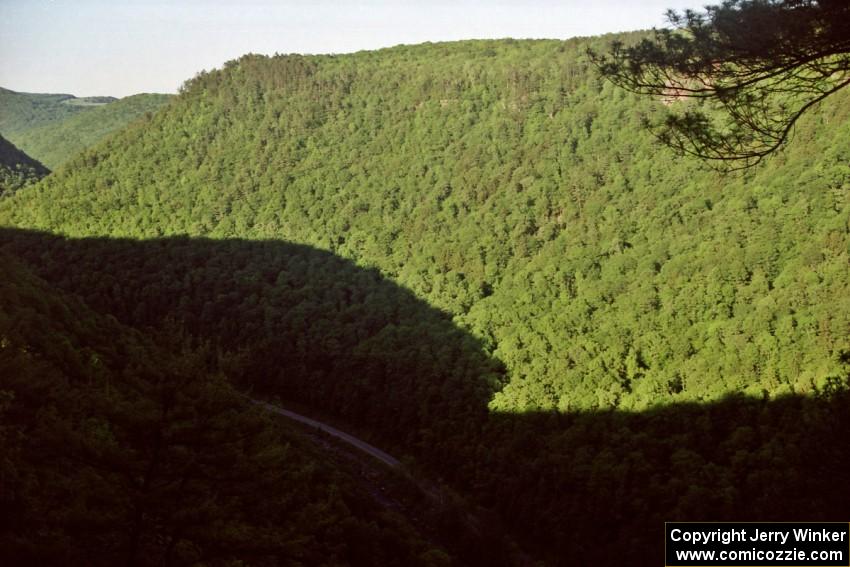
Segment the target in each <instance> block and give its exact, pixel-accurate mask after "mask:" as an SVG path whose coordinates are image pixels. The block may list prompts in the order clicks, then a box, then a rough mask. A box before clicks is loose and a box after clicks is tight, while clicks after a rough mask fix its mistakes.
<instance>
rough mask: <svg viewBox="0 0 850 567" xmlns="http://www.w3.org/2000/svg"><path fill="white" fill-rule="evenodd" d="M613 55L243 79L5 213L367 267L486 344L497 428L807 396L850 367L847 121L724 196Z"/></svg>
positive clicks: (218, 85)
mask: <svg viewBox="0 0 850 567" xmlns="http://www.w3.org/2000/svg"><path fill="white" fill-rule="evenodd" d="M602 43H603V40H599V39H597V40H573V41H569V42H558V41H472V42H460V43H447V44H434V45H431V44H426V45H421V46H413V47H398V48H393V49H388V50H382V51H377V52H363V53H358V54H353V55H344V56H316V57H300V56H280V57H273V58H267V57H261V56H246V57H243V58H242V59H240V60H238V61H234V62H231V63H229V64H227V65H226V66H225V68H224V69H222V70H219V71H214V72H211V73H207V74H202V75H200V76H198V77H196V78H195V79H193V80H192V81H190V82H188V83H187V85H186V86H185V87H184V89H183V92H182V93H181V95H180V96H179V97H177V99H176V100H175V101H173V103H172V104H170V105H168V106H167V107H166V108H164V109H163V110H162V111H161V112H160V113H158V114H157V115H155V116H154V117H152V118H148V119H145V120H143V121H142V122H140V123H138V124H137V125H134V126H132V127H130V128H129V129H128V130H126V131H124V132H122V133H120V134H119V135H117V136H115V137H113V138H111V139H110V140H109V141H108V142H106V143H105V144H104V145H101V146H99V147H98V148H96V149H95V150H92V151H89V152H87V153H85V154H83V155H81V156H79V157H78V158H76V159H75V160H73V161H72V162H71V163H70V164H69V166H68V167H66V168H64V169H63V170H61V171H60V172H58V173H57V174H56V175H54V176H51V177H50V178H48V179H46V180H45V181H43V182H42V183H41V184H39V185H38V186H37V187H36V188H34V189H33V190H28V191H27V192H25V193H23V194H20V195H18V196H16V197H15V198H13V199H11V200H8V201H7V202H6V203H3V204H0V221H2V222H3V223H4V224H8V225H14V226H20V227H32V228H39V229H48V230H54V231H60V232H63V233H66V234H69V235H74V236H83V235H112V236H129V237H152V236H159V235H171V234H182V233H186V234H190V235H203V236H208V237H213V238H217V237H230V236H238V237H241V238H246V239H260V238H274V239H282V240H287V241H292V242H300V243H305V244H310V245H313V246H316V247H319V248H323V249H326V250H330V251H332V252H334V253H336V254H338V255H341V256H343V257H348V258H352V259H354V260H355V261H356V262H358V263H359V264H361V265H369V266H375V267H377V268H379V269H380V270H381V271H382V273H383V274H384V275H386V276H387V277H389V278H391V279H393V280H394V281H396V282H398V283H400V284H401V285H403V286H405V287H407V288H409V289H411V290H413V291H414V292H415V293H416V294H417V295H418V296H419V297H421V298H423V299H425V300H427V301H428V302H429V303H430V304H431V305H433V306H436V307H438V308H441V309H443V310H446V311H448V312H450V313H452V314H453V315H455V317H456V321H457V322H458V323H459V324H461V325H462V326H464V327H465V328H467V329H470V330H472V331H473V332H474V334H476V335H477V336H478V337H480V338H481V339H482V341H483V342H484V343H485V345H486V346H487V348H488V349H489V351H490V352H491V353H492V354H493V355H494V356H495V357H497V358H498V359H500V360H502V361H503V362H504V363H505V365H506V366H507V369H508V376H509V380H510V383H509V384H508V385H507V387H505V388H504V390H503V391H502V392H501V393H500V394H498V395H497V396H496V398H495V399H494V401H493V402H492V404H491V407H493V408H495V409H499V410H504V411H523V410H534V409H549V408H553V409H554V408H557V409H562V410H567V409H572V410H575V409H588V408H611V407H619V408H621V409H640V408H644V407H646V406H648V405H652V404H657V403H669V402H675V401H693V400H708V399H717V398H719V397H721V396H722V395H724V394H725V393H729V392H745V393H748V394H751V395H757V396H775V395H778V394H781V393H789V392H811V391H812V390H813V389H814V388H815V387H816V386H818V385H820V384H822V383H823V382H824V380H825V379H826V378H827V377H829V376H831V375H840V374H841V373H842V372H844V370H843V369H842V368H843V364H845V361H846V353H847V352H848V350H850V332H848V329H849V328H850V270H848V242H850V240H848V220H847V219H848V213H850V168H848V166H847V163H848V162H850V140H849V139H848V136H847V135H846V132H847V131H848V129H850V118H849V117H848V113H847V108H848V106H850V105H849V104H848V101H850V97H848V96H847V94H846V93H841V94H840V95H838V96H837V97H835V98H834V99H833V100H829V101H827V102H826V103H825V104H823V105H822V106H821V107H820V108H817V109H815V110H814V111H813V112H812V113H811V114H810V115H809V116H806V117H805V119H804V120H803V121H802V123H801V124H800V125H799V127H798V128H797V132H796V133H795V136H794V139H793V141H792V142H791V144H790V145H789V147H788V149H787V152H786V153H784V154H782V155H780V156H779V157H777V158H775V159H773V160H771V161H769V162H768V163H767V164H765V166H764V167H762V168H759V169H757V170H755V171H752V172H748V173H747V174H746V175H726V176H724V175H720V174H718V173H715V172H712V171H709V170H707V169H705V168H704V167H703V166H701V165H700V164H699V163H697V162H695V161H691V160H686V159H682V158H677V157H675V156H673V155H672V154H671V153H670V152H668V151H667V150H666V149H664V148H661V147H659V146H657V145H656V144H655V143H654V141H653V139H652V138H651V136H650V135H649V134H647V133H646V132H644V131H643V130H642V128H641V126H640V124H641V120H642V118H643V117H645V116H646V115H648V114H652V113H660V112H664V106H663V105H662V104H660V102H658V101H654V100H651V99H644V98H636V97H633V96H631V95H628V94H626V93H624V92H622V91H620V90H617V89H616V88H614V87H612V86H611V85H608V84H606V83H604V82H603V81H601V80H600V79H598V78H596V77H595V75H594V72H593V69H592V68H590V67H589V65H588V63H587V61H586V57H585V55H584V53H585V49H586V48H587V47H588V46H589V45H591V44H594V45H597V46H598V47H599V46H601V44H602Z"/></svg>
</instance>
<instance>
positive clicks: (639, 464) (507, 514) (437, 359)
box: [0, 229, 850, 565]
mask: <svg viewBox="0 0 850 567" xmlns="http://www.w3.org/2000/svg"><path fill="white" fill-rule="evenodd" d="M0 248H1V249H2V250H3V251H5V253H8V254H13V255H15V256H16V257H18V258H20V259H21V261H23V262H24V263H26V265H27V266H28V268H29V269H30V270H33V271H34V272H35V273H36V274H37V275H38V276H39V277H40V278H43V279H44V280H45V281H46V282H47V283H48V284H49V285H51V286H54V287H56V288H57V289H59V290H61V292H62V293H65V294H69V295H73V296H75V297H79V298H80V299H81V300H82V301H84V302H85V304H86V305H88V306H90V307H91V308H92V309H94V310H95V311H97V312H98V313H102V314H104V315H106V314H108V315H111V316H114V317H115V319H117V321H118V322H119V323H114V322H113V323H111V324H112V325H116V324H121V325H127V326H129V327H132V328H134V329H136V330H137V331H140V332H143V333H144V334H145V335H147V336H150V337H161V338H162V341H163V346H166V345H167V346H168V348H169V349H170V350H172V351H175V350H176V351H179V350H181V349H191V348H200V347H203V349H202V351H201V352H202V353H203V354H201V355H200V356H198V357H196V360H197V364H198V365H199V366H198V367H196V368H195V369H194V370H193V372H197V371H198V370H199V369H203V371H204V372H209V373H212V372H215V373H221V374H223V375H225V376H227V377H228V378H229V379H230V380H232V381H234V382H236V383H238V384H240V385H241V386H242V387H251V388H253V389H255V390H256V391H260V392H265V393H268V394H270V395H276V396H279V397H280V398H282V399H284V400H290V401H297V402H301V403H306V404H308V405H309V406H310V407H312V408H314V409H315V410H317V411H320V412H326V413H329V414H333V415H336V416H338V417H341V418H343V422H348V423H351V424H354V425H355V426H356V427H358V428H361V429H362V430H364V431H367V432H369V431H371V438H372V439H373V440H374V441H375V442H376V443H379V444H380V445H382V446H383V447H385V448H388V449H391V450H392V452H394V453H396V456H406V457H407V458H409V459H411V458H412V459H414V460H413V461H411V462H413V463H414V465H415V466H417V467H421V468H423V469H424V470H426V471H428V474H429V475H430V476H431V477H432V478H440V477H442V478H445V479H446V480H448V481H450V483H451V484H452V485H453V486H455V487H458V488H461V489H463V490H464V491H465V492H466V493H468V494H469V495H470V496H471V497H473V498H474V500H475V501H476V502H477V503H479V504H480V505H483V506H485V507H486V508H489V509H491V510H493V511H494V512H496V513H498V514H499V516H501V517H502V518H503V519H504V521H505V522H506V523H507V524H508V526H509V527H510V528H511V530H512V531H513V532H514V533H516V534H518V535H519V536H520V537H521V538H522V541H523V542H524V543H525V544H526V545H529V546H530V547H531V549H533V550H534V551H535V552H537V553H539V554H540V555H541V556H543V557H545V558H546V560H547V562H548V563H550V564H553V565H558V564H560V565H575V564H588V563H595V564H601V565H617V564H622V562H623V558H624V557H627V558H628V562H629V564H634V565H640V564H647V565H651V564H657V563H658V562H659V561H661V553H662V551H661V550H662V549H663V545H662V544H661V542H662V541H663V540H662V533H663V521H664V520H673V519H682V518H685V519H688V520H694V521H696V520H721V519H722V520H733V519H739V520H782V519H787V518H788V515H789V514H791V513H793V517H794V518H795V519H798V520H806V519H811V520H815V519H821V520H822V519H837V518H840V516H841V514H842V513H844V512H845V511H846V510H847V509H848V506H850V494H848V490H847V486H850V484H848V480H850V479H848V470H850V467H849V466H848V465H850V462H849V461H848V457H850V455H848V451H847V445H846V443H845V437H846V433H847V431H848V426H850V423H848V420H850V413H849V412H847V411H846V408H847V403H848V401H850V400H848V389H847V376H848V368H847V365H848V363H850V360H848V359H847V357H845V358H843V359H842V360H840V361H839V362H840V363H841V364H843V365H844V371H843V373H842V374H835V375H833V376H832V377H831V378H830V379H828V380H826V382H825V386H824V387H823V388H821V389H819V390H818V392H817V394H816V395H814V396H810V397H803V396H783V397H779V398H777V399H769V398H767V397H765V398H763V399H752V398H745V397H741V396H730V397H727V398H726V399H724V400H721V401H717V402H713V403H707V404H696V403H685V404H673V405H669V406H667V407H661V408H656V409H649V410H645V411H642V412H626V411H601V412H592V411H577V412H561V413H558V412H527V413H493V412H491V411H488V404H489V402H490V400H491V398H492V397H493V396H494V395H495V394H496V393H497V392H498V390H499V388H501V387H502V384H503V382H502V380H501V377H502V376H503V373H502V369H501V365H500V364H499V363H498V361H494V360H493V359H492V358H490V357H489V356H488V355H486V353H485V352H484V349H483V345H482V344H481V343H480V342H479V341H477V340H476V339H474V338H472V337H470V336H469V335H468V334H467V333H465V332H464V331H461V330H460V329H458V328H457V327H456V326H455V324H454V323H453V322H452V321H451V319H450V318H449V317H447V316H446V314H444V313H442V312H441V311H439V310H436V309H433V308H432V307H429V306H428V305H427V304H425V303H424V302H422V301H421V300H418V299H416V297H415V296H414V295H413V294H411V293H410V292H409V291H407V290H405V289H403V288H400V287H399V286H397V285H396V284H394V283H392V282H391V281H389V280H386V279H384V278H382V277H381V276H380V275H379V274H378V273H377V272H376V271H375V270H372V269H363V268H358V267H356V266H355V265H354V264H352V263H351V262H349V261H346V260H343V259H340V258H337V257H335V256H334V255H332V254H329V253H327V252H323V251H318V250H315V249H312V248H310V247H307V246H302V245H295V244H290V243H285V242H276V241H261V242H251V241H246V240H223V241H216V240H205V239H191V238H185V237H180V238H166V239H155V240H148V241H133V240H127V239H107V238H91V239H66V238H62V237H58V236H53V235H48V234H43V233H35V232H27V231H21V230H12V229H6V230H3V231H2V234H1V235H0ZM53 311H55V308H54V309H53ZM35 321H36V320H35V319H32V322H31V323H30V324H33V323H35ZM35 324H36V325H37V323H35ZM92 344H93V345H98V344H100V345H101V346H89V345H86V347H87V348H90V349H93V350H91V351H86V352H88V355H87V356H89V357H90V356H91V355H97V354H98V353H99V349H102V348H105V345H108V344H110V341H104V340H103V339H100V340H99V341H95V342H94V343H92ZM79 349H80V346H74V347H72V350H74V351H77V350H79ZM458 517H462V516H458ZM444 521H447V522H449V523H448V525H451V521H458V520H449V519H445V520H444ZM465 543H466V544H467V545H477V544H474V543H471V542H465ZM461 545H463V543H462V544H461ZM485 547H488V546H485ZM476 549H479V552H481V553H483V550H481V548H479V547H476ZM492 550H493V551H494V553H495V556H496V557H498V556H499V553H498V551H496V548H492ZM478 559H479V560H480V562H481V564H492V561H493V558H492V557H491V558H488V557H487V556H484V555H479V556H478Z"/></svg>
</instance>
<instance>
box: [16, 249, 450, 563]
mask: <svg viewBox="0 0 850 567" xmlns="http://www.w3.org/2000/svg"><path fill="white" fill-rule="evenodd" d="M0 263H2V266H3V270H2V279H0V505H2V509H3V514H2V519H0V562H2V563H3V564H5V565H36V564H37V565H82V564H85V565H116V564H126V565H190V564H191V565H196V564H198V563H199V562H201V563H203V564H207V565H232V564H234V562H237V561H238V562H240V563H241V564H251V565H282V564H286V565H387V564H391V563H396V562H397V561H399V562H401V563H404V564H412V565H430V564H431V563H429V562H428V561H427V556H428V555H429V554H434V553H437V554H443V555H445V554H444V553H443V552H442V551H439V549H435V548H433V547H432V546H430V545H428V544H426V543H425V542H424V541H423V540H422V539H420V537H419V536H418V534H417V533H416V531H415V530H413V529H412V528H411V527H410V526H409V525H408V524H407V523H405V522H404V521H403V519H401V518H400V517H398V516H395V515H393V514H390V513H388V512H387V511H384V510H381V509H380V508H379V507H378V506H376V505H375V504H374V503H373V502H371V501H369V499H368V498H364V497H363V496H359V495H358V494H357V493H358V492H362V488H360V487H358V486H356V484H355V483H354V481H353V480H352V479H351V478H348V477H347V476H345V475H343V474H341V473H339V472H333V471H332V470H329V467H328V464H327V463H324V462H323V461H322V460H321V459H319V458H318V457H317V456H316V455H315V454H313V453H312V452H311V451H309V450H307V449H305V448H304V447H302V446H300V442H298V441H296V440H293V439H292V438H291V437H290V435H289V434H287V433H285V432H284V431H282V430H281V428H280V427H279V426H278V424H277V423H276V422H275V421H273V420H272V419H270V418H269V417H267V416H266V415H263V414H262V413H261V410H259V409H257V408H255V407H253V406H252V405H251V404H249V403H247V402H246V401H245V399H244V398H242V397H241V396H240V395H238V394H236V393H235V392H234V390H233V388H232V386H231V385H230V384H229V383H228V382H227V381H226V380H224V379H223V377H222V376H221V375H220V374H215V373H211V372H209V371H208V370H207V368H206V364H205V362H204V361H205V360H206V359H208V358H209V357H210V356H211V353H210V352H209V351H208V350H207V349H205V348H204V347H202V346H201V347H195V348H194V349H193V350H186V348H187V347H188V345H187V344H182V343H181V341H179V340H178V341H175V340H174V339H175V337H174V336H168V335H167V332H166V331H165V330H160V331H159V332H158V333H156V335H155V336H156V337H157V338H158V339H159V342H158V341H157V340H152V339H151V338H146V337H144V336H142V335H141V334H140V333H138V332H136V331H133V330H131V329H130V328H128V327H126V326H124V325H122V324H120V323H118V322H117V321H116V320H115V318H114V317H111V316H108V315H107V316H104V315H102V314H99V313H97V312H95V311H92V310H90V309H89V308H88V307H87V306H85V305H84V304H83V303H81V302H80V301H79V300H78V299H77V298H76V297H74V296H73V295H71V294H67V293H65V292H61V291H59V290H57V289H56V288H54V287H52V286H50V285H48V284H46V283H45V282H43V281H41V280H40V279H38V278H36V277H33V276H32V275H30V274H29V272H28V271H27V270H26V269H25V268H24V267H23V266H22V265H21V264H19V263H18V262H17V261H16V260H14V259H13V258H12V257H11V256H8V255H7V254H4V253H2V252H0ZM175 344H177V346H176V347H175V346H174V345H175ZM446 557H447V556H446ZM446 564H449V563H446Z"/></svg>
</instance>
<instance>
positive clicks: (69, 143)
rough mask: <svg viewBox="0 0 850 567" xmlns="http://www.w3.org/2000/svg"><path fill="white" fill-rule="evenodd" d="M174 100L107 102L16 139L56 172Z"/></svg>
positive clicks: (152, 98) (163, 97)
mask: <svg viewBox="0 0 850 567" xmlns="http://www.w3.org/2000/svg"><path fill="white" fill-rule="evenodd" d="M96 98H98V99H102V98H108V97H96ZM170 98H171V95H164V94H138V95H133V96H128V97H126V98H122V99H120V100H115V99H112V100H107V101H104V102H103V103H98V104H95V105H94V106H92V107H91V108H90V110H87V111H86V112H78V113H75V114H73V115H70V116H67V117H65V118H63V119H61V120H55V121H50V122H47V123H45V124H42V125H40V126H36V127H29V128H27V129H26V130H23V131H20V132H16V134H15V137H14V139H15V142H16V143H17V144H18V145H19V146H20V147H21V148H25V149H26V151H27V152H28V153H29V154H30V155H33V156H37V157H38V159H39V160H41V161H42V162H43V163H44V164H46V165H47V166H48V167H50V168H51V169H56V168H58V167H59V166H61V165H62V164H63V163H65V162H66V161H68V160H69V159H70V158H72V157H73V156H75V155H77V154H79V153H81V152H82V151H83V150H84V149H86V148H89V147H91V146H94V145H95V144H97V143H99V142H100V141H101V140H103V139H105V138H106V137H107V136H108V135H109V134H111V133H113V132H115V131H117V130H120V129H121V128H124V127H125V126H127V125H128V124H130V123H131V122H133V121H135V120H138V119H139V118H141V117H143V116H145V115H146V114H148V113H152V112H156V111H157V110H159V108H160V107H162V106H163V105H165V104H166V103H167V102H168V100H169V99H170ZM72 100H73V101H81V100H88V99H72ZM107 103H108V104H107ZM65 104H69V101H65ZM0 132H2V130H0Z"/></svg>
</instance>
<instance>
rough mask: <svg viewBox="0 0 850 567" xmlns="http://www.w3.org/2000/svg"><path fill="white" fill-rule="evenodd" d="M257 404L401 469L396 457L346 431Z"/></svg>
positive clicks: (270, 405) (291, 412)
mask: <svg viewBox="0 0 850 567" xmlns="http://www.w3.org/2000/svg"><path fill="white" fill-rule="evenodd" d="M253 402H254V403H255V404H258V405H260V406H262V407H264V408H265V409H266V410H268V411H270V412H272V413H275V414H277V415H282V416H284V417H288V418H289V419H291V420H294V421H297V422H299V423H303V424H304V425H307V426H310V427H312V428H314V429H318V430H320V431H323V432H325V433H327V434H328V435H332V436H333V437H336V438H337V439H339V440H341V441H345V442H346V443H348V444H349V445H352V446H353V447H356V448H357V449H360V450H361V451H363V452H364V453H367V454H369V455H371V456H373V457H375V458H376V459H378V460H379V461H381V462H383V463H384V464H386V465H389V466H391V467H399V466H401V462H400V461H399V460H398V459H396V458H395V457H393V456H391V455H388V454H387V453H385V452H383V451H381V450H380V449H378V448H377V447H375V446H374V445H370V444H368V443H366V442H365V441H363V440H361V439H358V438H357V437H354V436H353V435H349V434H348V433H346V432H345V431H340V430H339V429H337V428H336V427H331V426H330V425H328V424H326V423H322V422H321V421H316V420H315V419H311V418H309V417H306V416H303V415H301V414H300V413H295V412H294V411H289V410H287V409H283V408H282V407H278V406H276V405H274V404H270V403H268V402H263V401H260V400H253Z"/></svg>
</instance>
